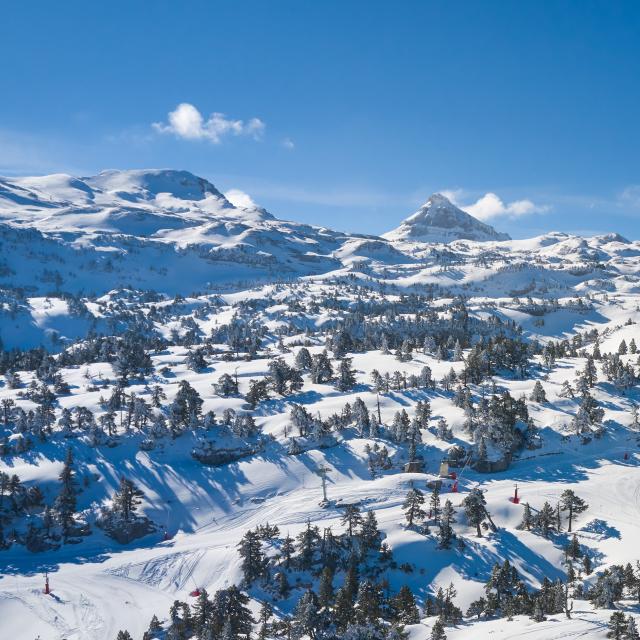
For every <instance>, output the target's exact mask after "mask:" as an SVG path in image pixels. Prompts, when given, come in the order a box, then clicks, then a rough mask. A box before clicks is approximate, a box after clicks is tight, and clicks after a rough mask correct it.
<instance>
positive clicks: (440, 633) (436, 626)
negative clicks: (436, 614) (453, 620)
mask: <svg viewBox="0 0 640 640" xmlns="http://www.w3.org/2000/svg"><path fill="white" fill-rule="evenodd" d="M429 638H430V640H447V634H446V633H445V632H444V623H443V622H442V620H441V619H440V618H438V619H437V620H436V621H435V622H434V623H433V627H432V628H431V635H430V636H429Z"/></svg>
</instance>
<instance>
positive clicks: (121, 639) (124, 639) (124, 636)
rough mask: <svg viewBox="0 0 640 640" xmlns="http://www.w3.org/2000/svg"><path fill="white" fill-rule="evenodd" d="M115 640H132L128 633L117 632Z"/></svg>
mask: <svg viewBox="0 0 640 640" xmlns="http://www.w3.org/2000/svg"><path fill="white" fill-rule="evenodd" d="M116 640H133V638H132V637H131V634H130V633H129V632H128V631H118V635H117V636H116Z"/></svg>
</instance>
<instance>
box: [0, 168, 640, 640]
mask: <svg viewBox="0 0 640 640" xmlns="http://www.w3.org/2000/svg"><path fill="white" fill-rule="evenodd" d="M0 216H1V218H2V221H1V222H0V243H1V246H2V255H1V257H0V296H1V297H0V303H1V308H0V336H1V339H2V347H3V349H2V352H1V354H0V620H1V621H2V622H0V638H5V637H6V638H11V639H15V640H23V639H24V640H33V639H34V638H38V637H39V638H40V639H41V640H49V639H51V640H63V639H65V640H116V638H117V639H118V640H126V639H127V637H128V636H127V635H126V634H125V633H124V632H125V631H126V632H128V633H129V634H130V636H131V638H134V639H135V640H139V639H142V638H144V640H152V639H158V640H178V639H182V640H191V639H192V638H197V639H198V640H211V639H215V640H218V639H220V640H241V639H242V640H244V638H248V637H252V638H257V639H259V640H271V639H274V640H275V639H276V638H287V639H288V638H294V639H304V640H306V639H307V638H309V639H310V640H325V639H326V640H329V639H330V638H331V639H333V638H346V639H347V640H383V639H384V638H387V639H389V640H401V639H402V638H409V639H411V640H431V639H432V640H442V639H443V638H445V637H446V638H449V639H453V640H463V639H466V638H501V639H502V638H504V639H505V640H506V639H509V638H513V639H515V638H528V639H531V640H548V639H551V638H565V637H584V638H596V639H597V638H603V639H604V638H606V637H608V636H607V633H608V632H609V631H610V630H611V632H612V633H613V632H615V633H617V634H618V636H617V637H619V638H634V637H637V636H635V635H634V633H635V631H634V629H635V624H636V619H637V618H638V617H639V616H640V606H639V604H638V593H640V568H639V567H640V565H638V561H639V560H640V551H639V550H638V548H637V547H638V545H637V543H636V540H637V539H638V536H639V535H640V467H639V465H638V462H639V460H640V452H639V449H638V447H639V445H640V413H639V411H638V403H639V402H640V392H639V389H638V385H639V383H640V351H639V350H638V346H637V342H638V340H640V332H638V326H639V325H638V322H639V321H640V285H639V283H640V242H638V241H630V240H627V239H625V238H623V237H621V236H619V235H617V234H615V233H612V234H610V235H606V236H599V237H593V238H581V237H577V236H572V235H568V234H564V233H555V232H552V233H548V234H545V235H542V236H539V237H536V238H532V239H527V240H511V239H509V238H508V237H507V236H505V235H504V234H501V233H499V232H497V231H495V230H494V229H493V228H491V227H489V226H487V225H484V224H482V223H481V222H479V221H477V220H475V219H473V218H472V217H471V216H469V215H468V214H466V213H464V212H462V211H460V210H459V209H457V208H456V207H454V206H453V205H451V203H449V202H448V201H447V200H446V199H444V198H443V197H442V196H438V195H435V196H432V198H430V200H429V201H428V202H427V204H426V205H425V206H424V207H423V208H422V209H421V210H420V211H419V212H418V213H416V214H414V216H411V217H410V218H408V219H407V220H406V221H405V222H404V223H402V224H401V225H400V227H398V229H396V230H395V231H392V232H390V233H388V234H385V236H384V237H381V238H379V237H374V236H364V235H354V234H346V233H340V232H337V231H332V230H329V229H325V228H320V227H313V226H309V225H302V224H298V223H295V222H286V221H282V220H279V219H277V218H276V217H274V216H273V215H272V214H270V213H268V212H267V211H265V210H263V209H260V208H257V207H252V208H248V209H244V208H239V207H237V206H234V205H233V204H231V203H230V202H229V201H228V200H227V199H226V198H225V197H224V195H222V194H221V193H220V192H219V191H218V190H217V189H216V188H215V187H214V186H213V185H212V184H210V183H209V182H207V181H206V180H203V179H201V178H197V177H196V176H193V175H191V174H189V173H186V172H178V171H169V170H161V171H108V172H103V173H101V174H99V175H98V176H94V177H87V178H73V177H71V176H66V175H54V176H46V177H40V178H10V179H8V178H2V179H1V180H0ZM516 489H517V493H516ZM47 579H48V581H49V583H48V584H49V591H50V592H49V593H46V592H45V591H46V590H45V584H46V580H47ZM616 629H617V630H616ZM119 632H121V633H119ZM613 637H616V636H613Z"/></svg>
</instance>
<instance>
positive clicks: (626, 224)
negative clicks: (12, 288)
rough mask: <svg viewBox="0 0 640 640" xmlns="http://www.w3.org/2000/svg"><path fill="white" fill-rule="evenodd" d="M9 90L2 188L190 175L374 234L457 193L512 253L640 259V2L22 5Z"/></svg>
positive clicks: (0, 160) (3, 88) (289, 211)
mask: <svg viewBox="0 0 640 640" xmlns="http://www.w3.org/2000/svg"><path fill="white" fill-rule="evenodd" d="M0 72H1V73H0V78H1V82H0V98H1V99H0V173H5V174H25V173H50V172H69V173H74V174H79V175H87V174H91V173H95V172H97V171H99V170H101V169H105V168H143V167H171V168H180V169H187V170H190V171H193V172H194V173H196V174H199V175H202V176H204V177H206V178H208V179H209V180H211V181H212V182H213V183H214V184H215V185H216V186H217V187H218V188H219V189H221V190H223V191H228V190H230V189H237V190H240V191H242V192H245V193H248V194H250V196H251V197H252V198H253V199H254V200H255V201H256V202H258V203H259V204H261V205H263V206H266V207H267V208H268V209H269V210H271V211H272V212H273V213H274V214H276V215H277V216H279V217H283V218H291V219H296V220H302V221H307V222H312V223H316V224H323V225H327V226H332V227H336V228H340V229H345V230H349V231H362V232H370V233H381V232H384V231H386V230H388V229H391V228H393V227H395V226H397V224H398V223H399V222H400V220H401V219H402V218H404V217H406V216H407V215H408V214H410V213H411V212H412V211H414V210H415V209H416V208H417V206H418V205H419V204H420V203H421V202H423V201H424V200H426V198H427V197H428V196H429V194H430V193H432V192H433V191H446V192H449V193H450V194H451V197H452V198H454V199H455V200H456V201H457V202H458V203H460V204H461V205H464V206H465V207H467V208H468V210H469V211H471V212H473V213H475V214H477V215H478V216H480V217H482V218H483V219H485V220H486V221H488V222H490V223H491V224H493V225H494V226H496V227H497V228H499V229H500V230H505V231H508V232H509V233H511V234H512V235H513V236H514V237H523V236H527V235H533V234H535V233H541V232H544V231H547V230H551V229H559V230H564V231H572V232H580V233H585V234H590V233H597V232H603V231H618V232H621V233H623V234H625V235H627V236H630V237H633V238H640V123H639V119H640V3H638V2H635V1H630V2H608V1H604V0H602V1H601V2H589V1H587V0H584V1H581V2H566V1H563V2H552V1H551V0H548V1H545V2H507V1H503V2H491V1H490V0H486V1H483V2H475V1H474V2H457V3H450V2H427V1H425V0H423V1H421V2H411V1H409V0H405V1H403V2H376V1H373V0H368V1H366V2H365V1H362V2H359V1H345V0H342V1H336V2H333V1H330V0H329V1H324V2H317V3H312V2H305V1H302V2H301V1H300V0H296V1H288V0H277V1H273V2H266V1H262V2H243V1H241V0H237V1H234V2H231V1H229V2H215V1H208V2H196V1H189V0H185V1H184V2H162V1H158V0H155V1H154V2H142V1H135V0H130V1H128V2H120V1H117V0H110V2H108V3H107V2H87V1H86V0H85V1H83V2H76V1H74V0H65V2H62V3H55V2H49V1H44V0H43V1H41V2H34V1H32V2H27V1H25V2H12V3H4V4H3V11H2V20H1V21H0ZM179 105H183V106H181V107H180V106H179ZM214 113H217V114H224V115H218V116H214V117H211V115H212V114H214ZM170 114H173V115H170Z"/></svg>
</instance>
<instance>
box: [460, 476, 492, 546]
mask: <svg viewBox="0 0 640 640" xmlns="http://www.w3.org/2000/svg"><path fill="white" fill-rule="evenodd" d="M462 504H463V506H464V513H465V516H466V517H467V520H468V522H469V524H470V525H471V526H472V527H475V528H476V534H477V536H478V538H481V537H482V530H481V529H480V525H482V523H483V522H484V519H485V517H486V515H487V510H486V504H487V501H486V500H485V497H484V493H483V492H482V490H481V489H478V488H474V489H472V490H471V491H470V492H469V494H468V495H467V496H466V497H465V498H464V500H463V501H462Z"/></svg>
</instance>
